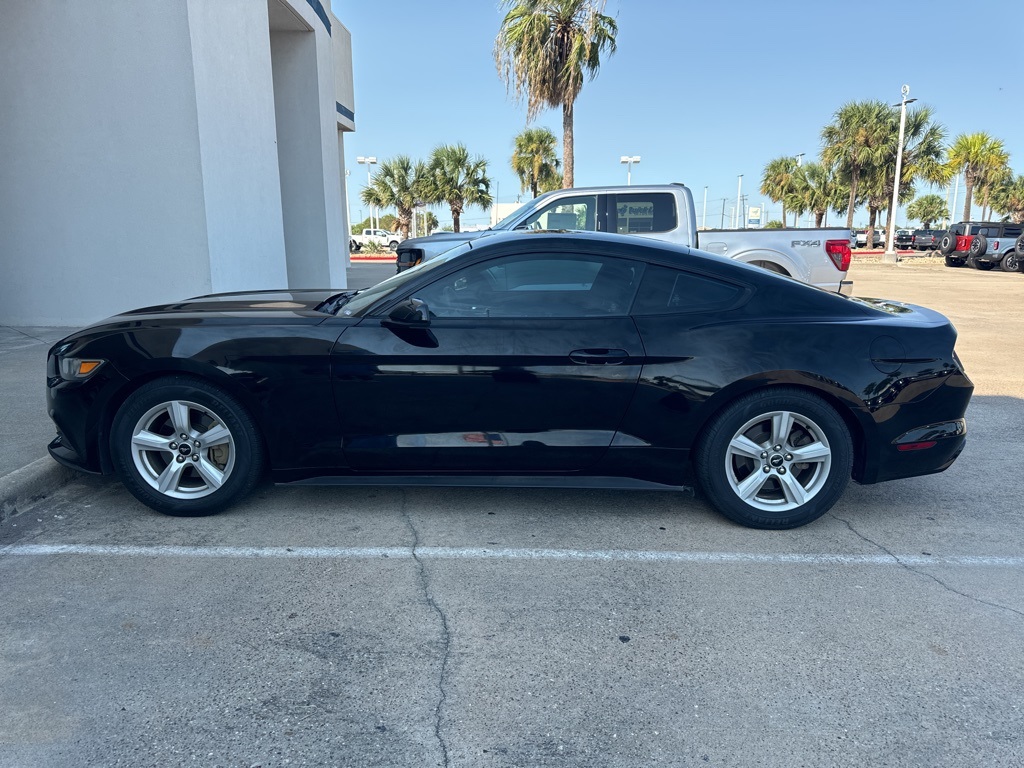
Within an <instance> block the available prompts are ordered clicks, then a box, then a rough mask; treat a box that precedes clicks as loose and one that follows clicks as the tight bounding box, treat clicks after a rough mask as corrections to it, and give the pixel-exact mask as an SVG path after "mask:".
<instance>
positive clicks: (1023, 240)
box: [1013, 235, 1024, 259]
mask: <svg viewBox="0 0 1024 768" xmlns="http://www.w3.org/2000/svg"><path fill="white" fill-rule="evenodd" d="M1013 250H1014V253H1016V254H1017V258H1022V259H1024V235H1021V236H1020V237H1018V238H1017V242H1016V243H1015V244H1014V248H1013Z"/></svg>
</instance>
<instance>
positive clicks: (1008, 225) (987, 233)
mask: <svg viewBox="0 0 1024 768" xmlns="http://www.w3.org/2000/svg"><path fill="white" fill-rule="evenodd" d="M1022 234H1024V225H1021V224H1014V223H1013V222H1008V221H961V222H960V223H958V224H954V225H953V226H952V227H950V228H949V232H948V233H947V234H946V235H945V236H944V237H943V238H942V242H941V244H940V246H939V250H940V251H941V252H942V255H943V256H945V257H946V266H947V267H962V266H964V265H967V266H969V267H974V268H975V269H982V270H990V269H993V268H994V267H996V266H997V265H998V266H999V267H1000V268H1001V269H1003V270H1004V271H1006V272H1017V271H1018V261H1017V252H1016V241H1017V240H1018V239H1019V238H1020V237H1021V235H1022Z"/></svg>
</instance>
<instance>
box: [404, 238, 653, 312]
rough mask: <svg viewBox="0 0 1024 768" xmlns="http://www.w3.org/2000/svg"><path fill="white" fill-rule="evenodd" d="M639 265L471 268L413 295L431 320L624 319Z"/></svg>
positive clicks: (585, 261) (516, 263) (559, 259)
mask: <svg viewBox="0 0 1024 768" xmlns="http://www.w3.org/2000/svg"><path fill="white" fill-rule="evenodd" d="M643 272H644V265H643V263H641V262H636V261H632V260H629V259H617V258H613V257H608V256H584V255H579V254H572V255H555V254H550V255H547V254H531V255H529V256H507V257H504V258H500V259H493V260H491V261H486V262H483V263H480V264H473V265H471V266H468V267H466V268H465V269H461V270H459V271H458V272H455V273H453V274H451V275H446V276H445V277H443V278H441V279H440V280H438V281H436V282H434V283H431V284H430V285H428V286H427V287H426V288H423V289H422V290H420V291H417V292H416V293H415V296H416V298H419V299H423V300H424V301H426V303H427V306H428V307H429V308H430V312H431V314H432V315H433V316H435V317H452V318H456V317H613V316H622V315H627V314H628V313H629V308H630V305H631V304H632V303H633V297H634V296H635V295H636V291H637V288H638V287H639V285H640V280H641V278H642V276H643Z"/></svg>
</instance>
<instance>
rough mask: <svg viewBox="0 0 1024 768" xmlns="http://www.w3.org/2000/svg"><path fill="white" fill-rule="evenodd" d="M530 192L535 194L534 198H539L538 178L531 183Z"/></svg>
mask: <svg viewBox="0 0 1024 768" xmlns="http://www.w3.org/2000/svg"><path fill="white" fill-rule="evenodd" d="M530 191H531V192H532V193H533V196H534V197H536V196H537V177H536V176H534V177H533V180H532V181H531V182H530Z"/></svg>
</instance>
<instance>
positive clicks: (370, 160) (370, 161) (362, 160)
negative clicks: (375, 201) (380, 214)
mask: <svg viewBox="0 0 1024 768" xmlns="http://www.w3.org/2000/svg"><path fill="white" fill-rule="evenodd" d="M356 162H357V163H359V164H360V165H365V166H366V186H367V187H369V186H370V170H371V166H374V165H376V164H377V158H376V157H362V156H360V157H357V158H356ZM370 227H371V228H372V229H376V228H377V225H376V224H374V222H373V206H372V205H371V206H370Z"/></svg>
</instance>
